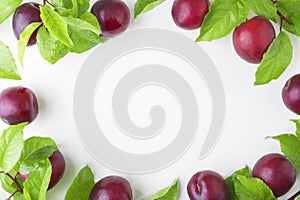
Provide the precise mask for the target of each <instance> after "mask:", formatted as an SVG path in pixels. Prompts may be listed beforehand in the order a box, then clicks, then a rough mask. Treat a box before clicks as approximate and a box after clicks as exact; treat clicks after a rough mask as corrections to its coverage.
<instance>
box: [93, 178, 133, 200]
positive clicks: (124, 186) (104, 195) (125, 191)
mask: <svg viewBox="0 0 300 200" xmlns="http://www.w3.org/2000/svg"><path fill="white" fill-rule="evenodd" d="M100 199H103V200H104V199H105V200H132V190H131V186H130V183H129V182H128V181H127V180H126V179H125V178H123V177H120V176H107V177H105V178H102V179H100V180H99V181H98V182H97V183H96V184H95V186H94V187H93V189H92V191H91V193H90V197H89V200H100Z"/></svg>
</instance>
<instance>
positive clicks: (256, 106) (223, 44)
mask: <svg viewBox="0 0 300 200" xmlns="http://www.w3.org/2000/svg"><path fill="white" fill-rule="evenodd" d="M36 2H39V3H42V1H36ZM93 2H95V1H91V4H92V3H93ZM126 2H127V4H128V5H129V7H130V10H131V11H133V4H134V1H133V0H127V1H126ZM172 2H173V1H169V0H168V1H167V2H164V3H163V4H162V5H161V6H159V7H158V8H156V9H155V10H154V11H150V12H149V13H147V14H144V15H142V16H141V17H140V18H139V19H138V20H137V21H135V22H134V21H133V20H132V21H131V24H130V27H129V28H128V29H129V30H133V29H138V28H146V27H150V28H162V29H169V30H173V31H176V32H179V33H182V34H184V35H186V36H187V37H190V38H191V39H192V40H194V39H195V38H196V37H197V36H198V33H199V30H195V31H185V30H181V29H179V28H178V27H176V26H175V24H174V22H173V20H172V18H171V6H172ZM132 13H133V12H132ZM275 29H276V31H278V29H279V27H278V26H277V25H276V26H275ZM291 38H292V41H293V45H294V56H293V61H292V63H291V65H290V66H289V68H288V69H287V70H286V72H285V73H284V74H283V75H282V76H281V77H280V78H279V79H278V80H277V81H273V82H272V83H270V84H268V85H265V86H256V87H254V86H253V82H254V74H255V71H256V67H257V65H251V64H248V63H246V62H245V61H243V60H241V59H240V58H239V57H238V56H237V55H236V53H235V51H234V49H233V45H232V39H231V34H230V35H229V36H227V37H225V38H223V39H220V40H217V41H214V42H210V43H207V42H202V43H199V45H200V46H201V47H203V49H204V50H205V51H206V52H207V54H208V55H209V56H210V57H211V59H212V60H213V62H214V63H215V65H216V68H217V69H218V71H219V73H220V75H221V78H222V81H223V84H224V88H225V94H226V121H225V126H224V129H223V132H222V137H221V138H220V140H219V142H218V144H217V146H216V148H215V149H214V150H213V152H212V153H211V154H210V155H209V156H208V157H207V158H205V159H204V160H198V158H197V156H198V153H199V150H200V148H201V146H197V140H196V141H195V143H194V144H193V146H192V147H191V148H190V150H189V151H188V152H187V153H186V154H185V155H184V156H183V158H181V159H180V160H179V161H177V162H176V163H175V164H174V165H172V166H170V167H168V168H166V169H164V170H161V171H159V172H155V173H150V174H144V175H132V174H125V173H120V172H117V171H114V170H111V169H109V168H106V167H104V166H103V165H102V164H100V163H98V162H97V161H96V160H94V159H93V158H92V156H90V155H89V153H88V152H87V151H86V150H85V148H84V147H83V145H82V144H81V142H80V139H79V137H78V134H77V132H76V129H75V124H74V121H73V115H72V101H73V100H72V98H73V90H74V83H75V81H76V77H77V74H78V72H79V70H80V67H81V65H82V63H83V62H84V60H85V59H86V58H87V56H88V55H89V54H90V53H91V51H88V52H86V53H84V54H81V55H77V54H69V55H68V56H66V57H65V58H63V59H62V60H61V61H59V62H58V63H57V64H55V65H53V66H52V65H50V64H48V63H47V62H46V61H44V60H43V59H42V58H41V56H40V55H39V53H38V50H37V47H35V46H33V47H30V48H27V49H26V52H25V66H24V69H21V67H20V71H21V74H22V78H23V80H22V81H9V80H0V90H3V89H5V88H7V87H8V86H15V85H23V86H26V87H29V88H31V89H32V90H34V91H35V93H36V95H37V96H38V100H39V105H40V112H39V115H38V118H37V119H36V120H35V121H34V122H33V123H32V124H30V125H29V126H28V127H27V128H26V130H25V135H26V137H29V136H32V135H40V136H50V137H52V138H53V139H54V140H55V141H56V142H57V143H58V145H59V149H60V150H61V152H62V153H63V154H64V156H65V159H66V164H67V166H66V171H65V175H64V177H63V179H62V180H61V182H60V183H59V184H58V185H57V186H56V187H55V188H53V189H52V190H51V191H49V192H48V196H47V197H48V198H47V199H50V200H56V199H63V197H64V195H65V192H66V190H67V188H68V186H69V185H70V184H71V182H72V179H73V178H74V177H75V175H76V173H77V171H78V170H79V169H80V168H81V167H83V166H84V165H86V164H88V165H89V166H90V167H91V168H92V170H93V171H94V172H95V178H96V180H99V179H100V178H101V177H104V176H107V175H112V174H115V175H121V176H124V177H125V178H127V179H128V180H129V181H130V183H131V185H132V188H133V192H134V199H143V198H145V197H146V196H149V195H150V194H152V193H154V192H156V191H158V190H159V189H161V188H163V187H165V186H167V185H169V184H170V183H171V182H172V181H173V179H174V178H176V177H178V178H179V180H180V188H181V192H180V198H179V199H181V200H185V199H188V196H187V192H186V184H187V182H188V180H189V178H190V177H191V176H192V175H193V174H194V173H195V172H197V171H199V170H203V169H211V170H215V171H218V172H219V173H220V174H221V175H222V176H224V177H226V176H228V175H230V174H231V173H232V172H233V171H234V170H236V169H239V168H242V167H243V166H244V165H245V164H248V165H249V166H250V167H252V166H253V165H254V163H255V162H256V160H257V159H258V158H260V157H261V156H263V155H264V154H266V153H270V152H280V149H279V145H278V143H277V142H276V141H272V140H270V139H269V140H265V139H264V138H265V137H266V136H270V135H277V134H280V133H287V132H291V133H293V132H294V125H293V123H292V122H289V119H294V118H298V116H296V115H295V114H293V113H291V112H290V111H289V110H287V108H285V106H284V104H283V102H282V99H281V90H282V87H283V86H284V84H285V82H286V80H287V79H288V78H290V77H291V76H292V75H294V74H296V73H298V72H299V66H300V58H299V56H298V55H299V53H300V40H299V39H298V38H296V37H294V36H291ZM0 40H1V41H3V42H4V43H5V44H6V45H8V46H9V47H10V48H11V50H12V52H13V54H14V56H15V58H17V40H16V39H15V37H14V35H13V31H12V27H11V18H9V19H8V20H7V21H6V22H4V23H3V24H1V25H0ZM132 42H134V41H132ZM174 43H176V41H174ZM120 45H121V44H120ZM99 57H101V55H99ZM99 62H100V61H99ZM19 66H20V65H19ZM6 127H7V125H6V124H4V123H3V122H0V128H1V129H4V128H6ZM298 182H299V181H298ZM298 182H297V184H296V185H295V186H294V187H293V188H292V190H291V191H290V193H289V194H288V195H286V196H285V197H283V199H287V197H290V196H291V194H293V193H295V192H296V191H298V189H300V187H299V186H300V184H299V183H298Z"/></svg>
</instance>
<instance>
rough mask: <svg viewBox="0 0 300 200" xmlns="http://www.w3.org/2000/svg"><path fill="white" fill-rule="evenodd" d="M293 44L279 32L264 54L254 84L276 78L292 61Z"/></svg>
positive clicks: (284, 34)
mask: <svg viewBox="0 0 300 200" xmlns="http://www.w3.org/2000/svg"><path fill="white" fill-rule="evenodd" d="M292 56H293V46H292V43H291V40H290V38H289V36H288V35H287V34H286V33H284V32H280V33H279V34H278V35H277V37H276V38H275V39H274V40H273V42H272V43H271V45H270V46H269V48H268V50H267V52H266V53H265V54H264V56H263V59H262V61H261V63H260V65H259V66H258V68H257V71H256V73H255V78H256V81H255V83H254V85H262V84H266V83H269V82H270V81H272V80H276V79H277V78H278V77H279V76H280V75H281V74H282V73H283V72H284V71H285V70H286V68H287V67H288V66H289V64H290V63H291V61H292Z"/></svg>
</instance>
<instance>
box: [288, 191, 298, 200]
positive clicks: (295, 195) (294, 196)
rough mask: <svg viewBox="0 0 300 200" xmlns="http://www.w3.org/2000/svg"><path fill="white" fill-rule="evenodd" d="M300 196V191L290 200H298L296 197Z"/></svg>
mask: <svg viewBox="0 0 300 200" xmlns="http://www.w3.org/2000/svg"><path fill="white" fill-rule="evenodd" d="M299 195H300V190H299V191H298V192H296V193H295V194H294V195H293V196H291V197H290V198H289V199H288V200H294V199H296V197H298V196H299Z"/></svg>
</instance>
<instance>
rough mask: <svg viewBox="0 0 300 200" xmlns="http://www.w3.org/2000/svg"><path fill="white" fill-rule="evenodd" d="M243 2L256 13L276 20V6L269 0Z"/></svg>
mask: <svg viewBox="0 0 300 200" xmlns="http://www.w3.org/2000/svg"><path fill="white" fill-rule="evenodd" d="M243 2H244V3H245V4H246V5H247V6H248V7H249V8H250V9H251V10H252V11H253V12H255V13H256V14H257V15H259V16H263V17H265V18H267V19H270V20H272V21H274V22H276V21H277V18H278V15H277V8H276V6H275V5H274V4H273V3H272V1H271V0H250V1H249V0H244V1H243Z"/></svg>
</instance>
